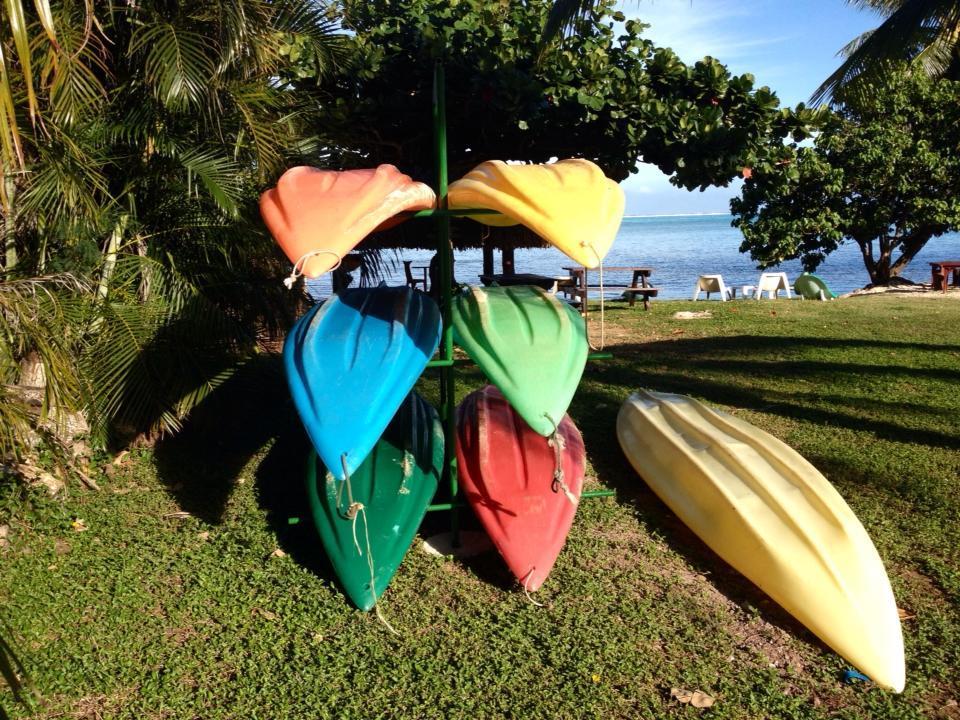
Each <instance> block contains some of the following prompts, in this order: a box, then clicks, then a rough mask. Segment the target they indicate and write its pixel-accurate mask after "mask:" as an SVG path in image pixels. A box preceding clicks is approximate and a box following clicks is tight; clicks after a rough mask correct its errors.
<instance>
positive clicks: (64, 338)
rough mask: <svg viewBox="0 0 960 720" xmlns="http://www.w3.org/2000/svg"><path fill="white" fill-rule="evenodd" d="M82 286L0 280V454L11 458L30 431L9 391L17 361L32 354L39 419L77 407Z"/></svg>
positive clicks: (52, 280) (56, 279) (68, 281)
mask: <svg viewBox="0 0 960 720" xmlns="http://www.w3.org/2000/svg"><path fill="white" fill-rule="evenodd" d="M88 290H89V289H88V287H87V286H86V285H85V284H84V283H82V282H80V281H78V280H77V279H76V278H74V277H73V276H70V275H58V276H49V277H37V278H26V279H19V280H6V281H2V282H0V339H2V342H0V384H2V385H3V387H4V391H3V393H2V394H0V416H3V417H2V419H0V425H2V427H3V428H4V431H3V432H2V433H0V454H2V455H7V454H15V453H16V452H17V448H18V447H19V446H21V445H22V444H23V442H24V439H25V437H26V433H27V432H28V431H29V429H30V421H31V419H32V416H33V413H32V412H31V411H30V410H29V408H28V406H27V404H26V403H25V402H24V399H23V397H22V396H20V395H18V394H16V393H15V392H12V388H13V386H14V384H15V383H16V382H18V380H19V377H18V376H19V362H20V360H21V359H23V358H24V357H25V356H27V355H28V354H31V353H32V354H35V355H36V357H37V359H38V360H39V361H40V364H41V366H42V368H43V374H44V377H45V380H46V382H45V385H44V387H43V392H42V396H41V400H42V404H41V407H40V410H39V418H40V420H43V419H45V418H46V417H47V416H48V414H49V413H50V412H51V411H53V412H54V414H59V413H61V412H68V411H73V410H77V409H79V408H80V406H81V393H80V385H81V383H80V378H79V375H78V373H77V364H76V361H75V357H74V354H73V347H74V344H75V343H76V342H77V341H78V340H79V336H78V329H79V325H80V323H79V322H78V321H79V320H80V319H81V318H82V317H83V309H82V307H81V305H82V304H83V302H84V297H85V295H86V293H87V292H88Z"/></svg>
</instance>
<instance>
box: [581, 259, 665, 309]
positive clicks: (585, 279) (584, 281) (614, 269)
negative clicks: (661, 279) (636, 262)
mask: <svg viewBox="0 0 960 720" xmlns="http://www.w3.org/2000/svg"><path fill="white" fill-rule="evenodd" d="M563 269H564V270H566V271H567V272H568V273H569V274H570V277H571V278H572V279H573V281H574V282H573V286H572V287H571V288H567V289H564V292H569V293H570V294H572V295H573V296H574V297H576V298H578V299H579V300H580V312H581V313H582V314H583V316H584V318H586V317H587V299H588V295H589V294H590V291H591V290H599V289H600V286H599V285H590V276H589V272H590V271H589V269H588V268H585V267H584V266H582V265H573V266H566V267H564V268H563ZM603 272H604V273H605V274H606V273H630V274H631V277H630V284H629V285H627V284H624V283H608V282H606V281H604V283H603V288H604V289H606V288H622V289H623V292H624V293H626V294H627V295H628V296H629V302H630V306H631V307H633V305H634V304H635V303H636V299H637V295H639V296H640V297H642V298H643V309H644V310H649V309H650V298H652V297H656V296H657V293H658V292H660V290H659V288H655V287H653V286H652V285H650V283H649V282H648V280H649V278H650V275H651V274H652V273H653V268H649V267H634V266H632V265H630V266H622V265H613V266H606V267H604V268H603Z"/></svg>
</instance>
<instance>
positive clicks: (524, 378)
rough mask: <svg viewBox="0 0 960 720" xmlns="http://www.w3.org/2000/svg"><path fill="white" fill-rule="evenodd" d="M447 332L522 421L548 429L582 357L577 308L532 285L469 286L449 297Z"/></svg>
mask: <svg viewBox="0 0 960 720" xmlns="http://www.w3.org/2000/svg"><path fill="white" fill-rule="evenodd" d="M453 332H454V339H455V340H456V342H457V344H458V345H460V347H462V348H463V349H464V350H465V351H466V352H467V354H468V355H469V356H470V357H471V358H472V359H473V361H474V362H476V363H477V365H479V366H480V368H481V369H482V370H483V372H484V373H485V374H486V376H487V377H488V378H489V379H490V381H491V382H492V383H493V384H494V385H496V386H497V387H498V388H500V390H501V391H502V392H503V394H504V396H506V398H507V400H508V401H509V402H510V404H511V405H512V406H513V407H514V409H515V410H516V411H517V412H518V413H520V416H521V417H522V418H523V419H524V420H525V421H526V422H527V424H528V425H530V427H532V428H533V429H534V430H535V431H536V432H537V433H539V434H540V435H543V436H544V437H546V436H548V435H550V434H551V433H552V432H553V431H554V429H555V427H556V425H555V424H556V423H559V422H560V418H562V417H563V415H564V413H566V412H567V408H568V407H569V405H570V401H571V400H572V399H573V395H574V393H575V392H576V390H577V385H579V384H580V377H581V376H582V375H583V368H584V366H585V365H586V362H587V352H588V348H589V346H588V344H587V334H586V328H585V326H584V324H583V318H582V317H580V315H579V314H578V313H577V311H576V310H574V309H573V308H572V307H570V306H569V305H568V304H567V303H564V302H561V301H560V300H559V299H558V298H557V297H556V296H555V295H551V294H550V293H548V292H546V291H545V290H543V289H542V288H538V287H534V286H531V285H515V286H511V287H496V286H494V287H488V288H479V287H471V288H469V289H468V290H467V291H465V292H463V293H461V294H460V295H458V296H456V297H455V298H454V300H453Z"/></svg>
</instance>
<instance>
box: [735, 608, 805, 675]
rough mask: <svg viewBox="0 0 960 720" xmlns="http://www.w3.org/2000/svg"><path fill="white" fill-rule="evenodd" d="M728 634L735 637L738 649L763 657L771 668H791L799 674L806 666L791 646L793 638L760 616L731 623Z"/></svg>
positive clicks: (801, 657)
mask: <svg viewBox="0 0 960 720" xmlns="http://www.w3.org/2000/svg"><path fill="white" fill-rule="evenodd" d="M730 634H731V635H733V637H734V638H735V639H736V641H737V645H736V647H737V648H738V649H740V650H746V651H747V652H750V653H753V654H755V655H757V656H759V657H761V658H763V661H764V662H765V663H767V664H768V665H769V666H770V667H772V668H778V669H791V670H793V671H794V672H796V673H798V674H799V673H802V672H803V671H804V669H805V668H806V667H807V662H806V660H804V658H803V656H802V655H801V654H800V653H799V652H797V650H796V648H794V647H793V638H792V637H790V635H788V634H787V632H786V631H785V630H783V629H782V628H779V627H777V626H776V625H773V624H771V623H769V622H767V621H766V620H764V619H763V618H762V617H754V618H751V619H750V620H748V621H747V622H746V623H737V624H735V625H733V626H732V627H730Z"/></svg>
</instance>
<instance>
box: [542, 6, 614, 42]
mask: <svg viewBox="0 0 960 720" xmlns="http://www.w3.org/2000/svg"><path fill="white" fill-rule="evenodd" d="M600 4H601V3H600V2H599V1H598V0H554V3H553V7H552V8H550V13H549V14H548V15H547V22H546V24H545V25H544V27H543V38H542V39H541V41H540V42H541V44H542V45H547V44H549V43H550V42H552V41H553V40H554V39H556V38H557V37H558V36H561V35H563V34H565V33H567V32H569V31H570V30H571V29H572V28H573V26H574V24H575V23H576V22H577V20H579V19H581V18H585V17H587V16H588V15H589V14H590V13H591V12H593V11H594V10H595V9H596V7H597V6H598V5H600Z"/></svg>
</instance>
